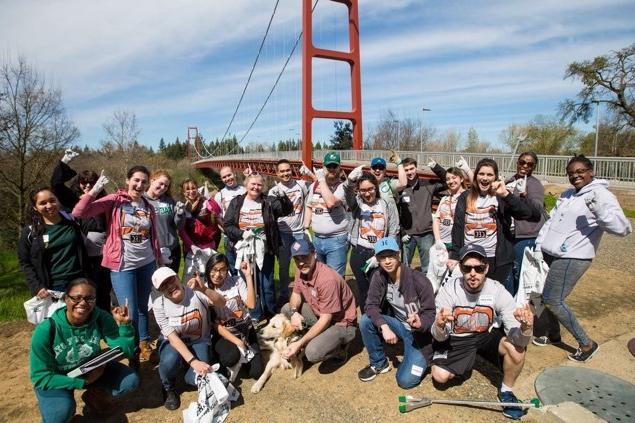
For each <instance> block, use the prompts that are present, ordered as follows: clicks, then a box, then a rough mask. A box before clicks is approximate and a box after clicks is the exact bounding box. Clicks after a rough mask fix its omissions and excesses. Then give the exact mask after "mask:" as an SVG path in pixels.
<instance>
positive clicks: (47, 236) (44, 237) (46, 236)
mask: <svg viewBox="0 0 635 423" xmlns="http://www.w3.org/2000/svg"><path fill="white" fill-rule="evenodd" d="M42 241H44V243H45V244H48V242H49V234H44V235H42Z"/></svg>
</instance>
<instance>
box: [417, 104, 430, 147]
mask: <svg viewBox="0 0 635 423" xmlns="http://www.w3.org/2000/svg"><path fill="white" fill-rule="evenodd" d="M430 111H432V110H431V109H426V108H425V106H424V107H423V108H422V109H421V125H420V127H419V150H421V152H422V153H423V117H424V116H425V113H426V112H430Z"/></svg>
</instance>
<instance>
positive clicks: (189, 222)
mask: <svg viewBox="0 0 635 423" xmlns="http://www.w3.org/2000/svg"><path fill="white" fill-rule="evenodd" d="M181 192H182V194H183V197H184V198H185V222H184V223H183V225H182V226H181V228H179V234H180V235H181V239H182V240H183V252H184V254H185V274H184V275H183V277H184V279H185V280H190V279H191V278H193V277H194V276H195V272H194V269H193V267H192V260H193V259H194V254H193V253H192V246H196V247H198V248H201V249H205V248H211V249H212V250H216V249H217V248H218V245H219V242H220V237H221V229H220V228H222V226H223V218H222V217H221V216H222V211H221V208H220V205H219V204H218V203H217V202H216V200H214V199H213V198H209V199H207V198H205V197H204V196H203V195H202V194H201V193H200V192H199V191H198V184H197V183H196V181H194V180H193V179H190V178H188V179H185V180H184V181H183V182H181Z"/></svg>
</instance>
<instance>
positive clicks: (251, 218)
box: [238, 198, 265, 231]
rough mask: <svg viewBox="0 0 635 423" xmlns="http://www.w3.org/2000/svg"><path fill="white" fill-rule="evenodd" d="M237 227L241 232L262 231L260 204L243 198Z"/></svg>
mask: <svg viewBox="0 0 635 423" xmlns="http://www.w3.org/2000/svg"><path fill="white" fill-rule="evenodd" d="M238 227H239V228H240V229H242V230H243V231H246V230H248V229H262V228H264V227H265V223H264V220H263V217H262V203H261V202H258V201H253V200H250V199H249V198H245V201H244V202H243V206H242V208H241V209H240V212H239V216H238Z"/></svg>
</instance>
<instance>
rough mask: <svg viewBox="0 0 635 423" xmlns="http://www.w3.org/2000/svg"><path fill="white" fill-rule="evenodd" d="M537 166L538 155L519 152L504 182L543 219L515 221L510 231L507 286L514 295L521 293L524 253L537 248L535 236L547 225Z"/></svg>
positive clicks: (543, 189)
mask: <svg viewBox="0 0 635 423" xmlns="http://www.w3.org/2000/svg"><path fill="white" fill-rule="evenodd" d="M537 165H538V156H537V155H536V153H534V152H533V151H526V152H524V153H520V156H518V161H517V162H516V174H515V175H514V176H512V177H511V178H509V179H507V180H506V181H505V185H506V186H507V190H508V191H509V192H511V193H512V194H515V195H517V196H519V197H520V199H521V201H524V202H526V203H527V204H529V205H530V206H531V207H533V208H535V209H536V210H538V212H537V214H538V215H540V220H539V221H537V222H530V221H528V220H517V219H514V220H513V222H512V227H511V231H512V233H513V234H514V241H513V246H514V262H513V267H512V271H511V273H510V274H509V277H508V278H507V281H506V282H505V287H506V288H507V290H508V291H509V292H510V294H512V296H515V295H516V292H518V282H519V280H520V272H521V266H522V263H523V254H524V251H525V247H529V248H530V249H533V248H534V246H535V245H536V237H537V236H538V233H539V232H540V228H542V225H544V223H545V208H544V201H545V188H544V187H543V186H542V183H541V182H540V181H539V180H538V178H536V177H535V176H533V175H532V174H533V172H534V169H536V166H537ZM501 282H504V281H501Z"/></svg>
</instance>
